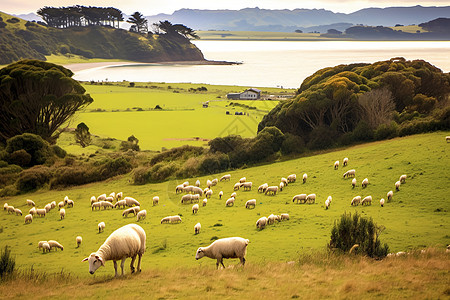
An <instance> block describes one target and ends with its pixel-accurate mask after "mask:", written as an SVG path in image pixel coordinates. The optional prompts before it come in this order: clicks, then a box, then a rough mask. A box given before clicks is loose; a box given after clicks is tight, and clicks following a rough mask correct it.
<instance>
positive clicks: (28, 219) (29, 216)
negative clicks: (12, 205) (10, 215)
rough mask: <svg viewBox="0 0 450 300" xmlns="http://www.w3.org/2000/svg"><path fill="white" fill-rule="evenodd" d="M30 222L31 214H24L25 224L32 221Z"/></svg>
mask: <svg viewBox="0 0 450 300" xmlns="http://www.w3.org/2000/svg"><path fill="white" fill-rule="evenodd" d="M32 222H33V215H31V214H28V215H26V216H25V224H28V223H32Z"/></svg>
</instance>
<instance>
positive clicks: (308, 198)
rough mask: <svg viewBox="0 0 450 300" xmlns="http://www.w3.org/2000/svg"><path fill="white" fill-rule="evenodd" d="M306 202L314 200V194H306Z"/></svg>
mask: <svg viewBox="0 0 450 300" xmlns="http://www.w3.org/2000/svg"><path fill="white" fill-rule="evenodd" d="M306 202H307V203H314V202H316V194H309V195H308V196H306Z"/></svg>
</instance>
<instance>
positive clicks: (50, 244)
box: [47, 240, 64, 251]
mask: <svg viewBox="0 0 450 300" xmlns="http://www.w3.org/2000/svg"><path fill="white" fill-rule="evenodd" d="M47 243H48V244H49V246H50V250H52V249H53V248H55V250H56V248H59V249H61V251H64V247H63V245H61V244H60V243H58V242H57V241H53V240H50V241H48V242H47Z"/></svg>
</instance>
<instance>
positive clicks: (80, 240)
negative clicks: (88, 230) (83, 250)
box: [75, 236, 83, 248]
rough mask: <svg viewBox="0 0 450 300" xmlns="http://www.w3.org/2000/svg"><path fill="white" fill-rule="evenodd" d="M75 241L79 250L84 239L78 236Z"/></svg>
mask: <svg viewBox="0 0 450 300" xmlns="http://www.w3.org/2000/svg"><path fill="white" fill-rule="evenodd" d="M75 241H76V242H77V248H78V247H80V245H81V242H82V241H83V238H82V237H81V236H77V237H76V238H75Z"/></svg>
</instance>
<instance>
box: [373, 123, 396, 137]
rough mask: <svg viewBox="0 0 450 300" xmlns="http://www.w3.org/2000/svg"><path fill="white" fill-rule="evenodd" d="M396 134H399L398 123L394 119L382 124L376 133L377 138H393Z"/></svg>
mask: <svg viewBox="0 0 450 300" xmlns="http://www.w3.org/2000/svg"><path fill="white" fill-rule="evenodd" d="M396 136H398V125H397V123H395V122H394V121H392V122H391V123H390V124H381V125H380V126H378V128H377V130H375V133H374V137H375V139H376V140H385V139H392V138H394V137H396Z"/></svg>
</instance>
